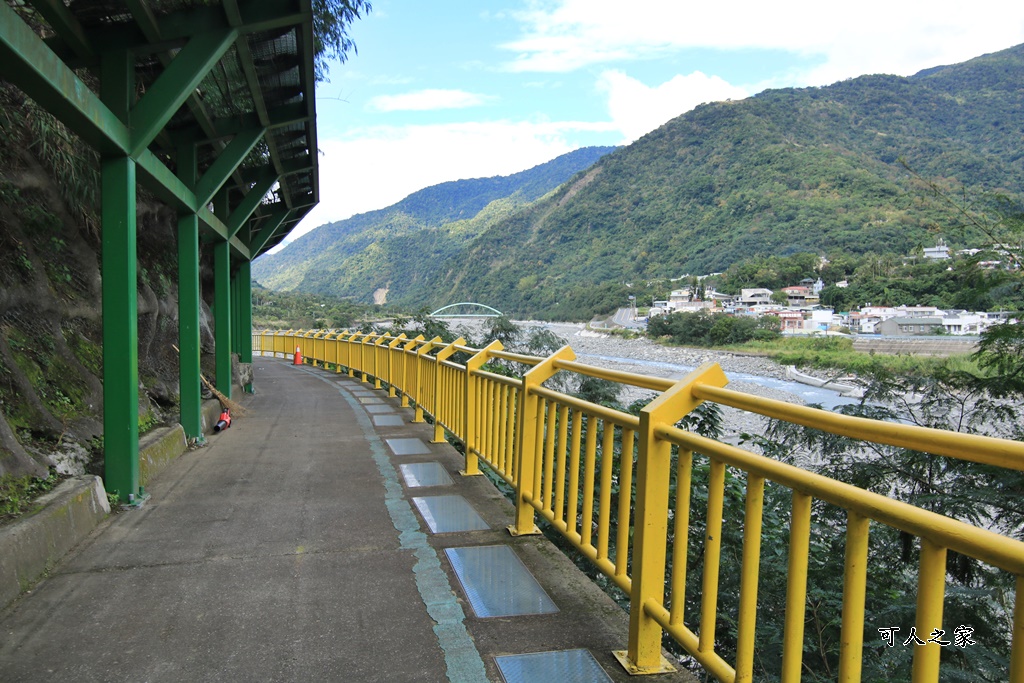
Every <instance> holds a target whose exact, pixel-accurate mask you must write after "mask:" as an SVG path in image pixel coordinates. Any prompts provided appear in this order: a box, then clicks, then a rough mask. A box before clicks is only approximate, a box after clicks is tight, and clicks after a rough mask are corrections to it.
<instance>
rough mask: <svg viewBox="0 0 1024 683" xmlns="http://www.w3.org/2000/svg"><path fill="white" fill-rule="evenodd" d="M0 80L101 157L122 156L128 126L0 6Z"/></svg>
mask: <svg viewBox="0 0 1024 683" xmlns="http://www.w3.org/2000/svg"><path fill="white" fill-rule="evenodd" d="M0 64H2V65H3V77H4V79H5V80H7V81H8V82H9V83H11V84H13V85H15V86H16V87H18V88H20V89H21V90H22V91H23V92H24V93H25V94H26V95H28V96H29V97H31V98H32V99H33V100H35V101H36V103H37V104H39V106H41V107H42V108H43V109H45V110H47V111H48V112H50V113H51V114H53V115H54V116H56V117H57V118H59V119H60V120H61V121H62V122H63V123H64V124H65V125H66V126H67V127H68V128H69V129H71V130H72V131H73V132H74V133H75V134H76V135H78V136H79V137H81V138H82V139H83V140H84V141H85V142H86V143H87V144H88V145H89V146H91V147H92V148H94V149H96V150H98V151H99V152H100V153H102V154H115V155H116V154H125V153H127V152H128V150H129V147H130V140H129V133H128V127H127V126H126V125H125V124H124V123H123V122H122V121H121V120H120V119H118V118H117V117H116V116H114V115H113V114H111V113H110V110H109V109H108V108H107V107H106V106H105V105H103V104H102V103H101V101H100V99H99V98H98V97H96V95H95V94H93V92H92V91H91V90H89V88H88V86H86V85H85V84H84V83H83V82H82V81H81V80H80V79H79V78H78V76H76V75H75V73H74V72H73V71H72V70H71V69H69V68H68V67H67V66H66V65H65V64H64V62H62V61H61V60H60V59H59V58H58V57H57V55H55V54H54V53H53V50H51V49H49V48H48V47H46V45H44V44H43V43H42V42H41V41H40V40H39V38H38V37H37V36H36V34H35V33H34V32H33V31H32V29H31V28H29V27H28V25H27V24H25V22H24V21H22V20H21V17H19V16H18V15H17V14H16V13H15V11H14V10H13V9H11V7H10V5H8V4H7V3H6V2H0Z"/></svg>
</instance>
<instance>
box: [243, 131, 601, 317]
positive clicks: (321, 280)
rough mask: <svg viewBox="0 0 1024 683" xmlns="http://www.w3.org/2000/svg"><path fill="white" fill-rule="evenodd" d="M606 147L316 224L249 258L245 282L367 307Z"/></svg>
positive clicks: (410, 285)
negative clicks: (273, 250)
mask: <svg viewBox="0 0 1024 683" xmlns="http://www.w3.org/2000/svg"><path fill="white" fill-rule="evenodd" d="M614 149H615V148H614V147H586V148H583V149H578V150H575V151H573V152H569V153H568V154H563V155H562V156H560V157H557V158H556V159H553V160H551V161H548V162H546V163H544V164H540V165H539V166H535V167H533V168H531V169H528V170H525V171H522V172H520V173H514V174H512V175H508V176H496V177H493V178H475V179H471V180H457V181H452V182H447V183H441V184H439V185H434V186H432V187H428V188H426V189H423V190H420V191H418V192H415V193H413V194H411V195H409V196H408V197H406V198H405V199H403V200H402V201H400V202H398V203H397V204H394V205H392V206H389V207H387V208H385V209H380V210H378V211H370V212H367V213H362V214H359V215H357V216H353V217H352V218H349V219H346V220H343V221H338V222H335V223H328V224H327V225H323V226H320V227H319V228H317V229H315V230H313V231H311V232H310V233H308V234H306V235H303V236H302V237H300V238H298V239H296V240H295V241H294V242H292V243H291V244H289V245H288V246H287V247H286V248H285V249H283V250H281V251H280V252H278V253H277V254H268V255H266V256H263V257H261V258H259V259H258V260H256V261H255V263H254V264H253V277H254V278H255V279H256V280H257V281H258V282H260V283H261V284H263V285H264V286H266V287H269V288H271V289H277V290H296V291H303V292H312V293H320V292H322V293H329V294H333V295H338V296H351V297H353V298H355V299H357V300H360V301H367V302H369V301H372V300H373V296H374V293H375V292H380V294H378V298H380V299H383V298H384V292H397V294H398V295H399V296H401V295H403V294H408V293H409V292H411V291H412V290H413V289H414V288H415V287H418V286H420V285H421V284H423V282H424V277H425V276H426V275H428V274H429V273H430V269H429V268H428V267H427V266H429V265H431V264H433V265H437V264H438V263H439V262H441V261H444V260H446V259H447V258H449V257H451V256H453V255H455V254H456V253H458V251H459V250H460V248H462V247H464V246H465V245H466V243H467V242H468V241H470V240H471V239H472V238H474V237H476V236H477V235H479V234H480V233H482V232H483V231H484V230H485V229H486V228H487V227H488V226H489V225H491V224H492V223H494V222H496V221H498V220H500V219H501V218H503V217H504V216H506V215H510V214H512V213H514V212H515V211H516V210H517V209H518V208H520V207H522V206H525V205H528V204H529V203H531V202H533V201H536V200H537V199H538V198H540V197H542V196H543V195H545V194H547V193H549V192H551V191H552V190H553V189H555V188H556V187H558V186H559V185H561V184H562V183H564V182H565V181H566V180H568V179H569V178H571V177H572V176H573V174H575V173H576V172H578V171H580V170H581V169H584V168H587V167H588V166H591V165H592V164H593V163H594V162H595V161H597V160H598V159H599V158H601V157H602V156H604V155H605V154H608V153H609V152H611V151H612V150H614ZM393 298H394V294H391V295H389V296H388V300H391V299H393Z"/></svg>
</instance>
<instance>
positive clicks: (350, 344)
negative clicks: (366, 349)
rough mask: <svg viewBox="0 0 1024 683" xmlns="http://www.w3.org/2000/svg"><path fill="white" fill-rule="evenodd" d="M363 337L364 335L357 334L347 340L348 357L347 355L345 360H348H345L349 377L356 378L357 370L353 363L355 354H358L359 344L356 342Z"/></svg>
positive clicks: (346, 350)
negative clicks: (357, 346)
mask: <svg viewBox="0 0 1024 683" xmlns="http://www.w3.org/2000/svg"><path fill="white" fill-rule="evenodd" d="M361 336H363V335H362V333H360V332H356V333H355V334H353V335H351V336H350V337H349V338H348V339H346V340H345V352H346V355H345V359H346V360H345V365H346V366H347V367H348V376H349V377H355V376H356V368H355V365H354V364H353V362H352V361H353V358H352V357H353V356H354V355H355V352H356V344H357V343H358V342H357V341H356V339H357V338H359V337H361ZM360 348H362V347H360Z"/></svg>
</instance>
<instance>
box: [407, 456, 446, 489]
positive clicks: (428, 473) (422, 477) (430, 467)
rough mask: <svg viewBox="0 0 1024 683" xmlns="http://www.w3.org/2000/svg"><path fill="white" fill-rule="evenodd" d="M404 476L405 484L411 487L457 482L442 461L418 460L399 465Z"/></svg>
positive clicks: (444, 484)
mask: <svg viewBox="0 0 1024 683" xmlns="http://www.w3.org/2000/svg"><path fill="white" fill-rule="evenodd" d="M398 467H399V469H401V470H402V476H403V477H405V485H406V486H408V487H409V488H417V487H420V486H451V485H452V484H454V483H455V482H453V481H452V478H451V477H449V476H448V473H447V472H445V470H444V468H443V467H441V463H437V462H417V463H409V464H406V465H399V466H398Z"/></svg>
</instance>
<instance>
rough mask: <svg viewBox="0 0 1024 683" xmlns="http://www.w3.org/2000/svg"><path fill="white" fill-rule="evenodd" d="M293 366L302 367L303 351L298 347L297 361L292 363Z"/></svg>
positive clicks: (296, 352)
mask: <svg viewBox="0 0 1024 683" xmlns="http://www.w3.org/2000/svg"><path fill="white" fill-rule="evenodd" d="M292 365H302V349H300V348H299V347H298V346H296V347H295V360H293V361H292Z"/></svg>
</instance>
